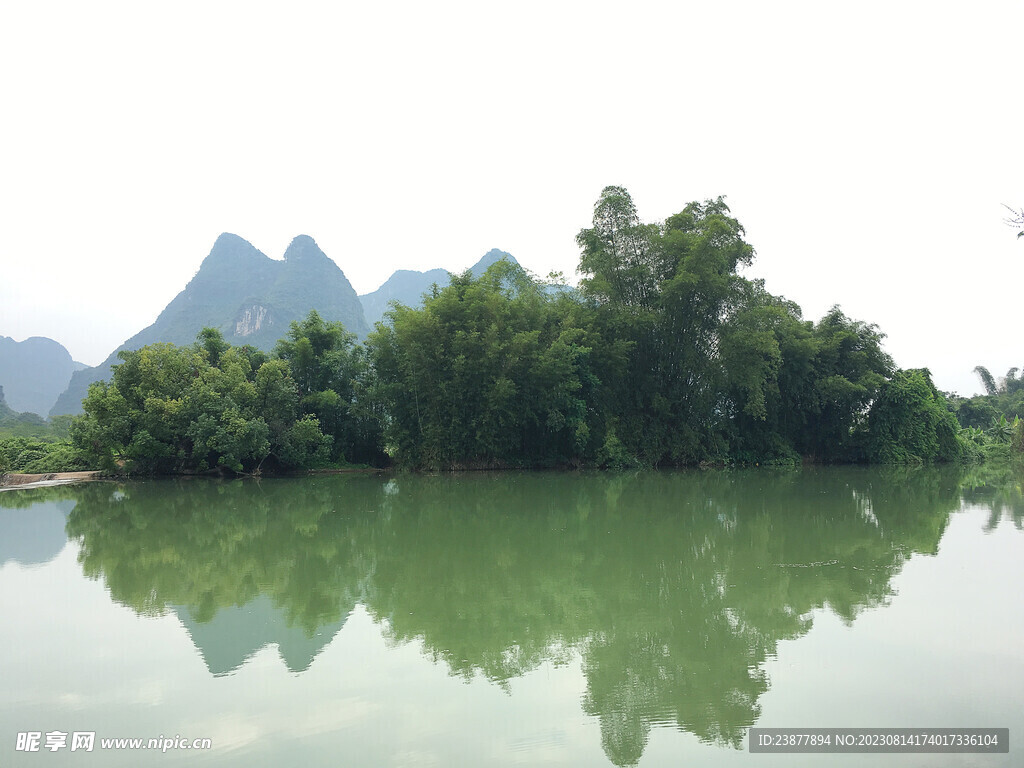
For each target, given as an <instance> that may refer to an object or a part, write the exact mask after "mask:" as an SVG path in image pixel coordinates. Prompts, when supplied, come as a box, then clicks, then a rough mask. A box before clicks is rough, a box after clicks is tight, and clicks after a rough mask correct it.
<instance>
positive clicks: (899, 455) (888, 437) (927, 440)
mask: <svg viewBox="0 0 1024 768" xmlns="http://www.w3.org/2000/svg"><path fill="white" fill-rule="evenodd" d="M958 433H959V425H958V424H957V422H956V418H955V417H954V416H953V414H952V412H951V411H950V410H949V408H948V407H947V405H946V402H945V398H944V397H943V396H942V395H941V394H940V393H939V391H938V390H937V389H936V388H935V385H934V384H933V383H932V380H931V374H930V373H929V371H928V369H926V368H922V369H915V370H901V371H896V373H895V374H893V376H892V378H891V379H890V380H889V381H887V382H886V383H885V384H884V385H883V386H882V388H881V391H880V393H879V396H878V399H877V400H876V401H875V403H874V404H873V405H872V408H871V414H870V416H869V420H868V455H869V457H870V458H871V459H872V460H873V461H878V462H882V463H887V464H893V463H897V464H899V463H908V462H909V463H914V462H934V461H954V460H956V459H959V458H960V457H961V455H962V453H963V448H962V446H961V444H960V440H959V438H958Z"/></svg>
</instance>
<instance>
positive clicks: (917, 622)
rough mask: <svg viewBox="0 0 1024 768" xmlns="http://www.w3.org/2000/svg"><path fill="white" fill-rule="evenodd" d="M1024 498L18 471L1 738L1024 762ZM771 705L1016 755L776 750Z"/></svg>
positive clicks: (795, 474)
mask: <svg viewBox="0 0 1024 768" xmlns="http://www.w3.org/2000/svg"><path fill="white" fill-rule="evenodd" d="M1022 523H1024V501H1022V494H1021V478H1020V477H1019V476H1018V475H1014V474H1013V473H1012V472H1004V473H998V472H996V473H993V472H991V471H988V470H984V471H980V470H973V471H971V472H965V471H963V470H958V469H955V468H948V469H917V470H892V469H866V468H825V469H806V470H800V471H789V472H775V471H770V470H763V471H744V472H692V473H689V472H688V473H639V474H627V475H615V474H555V473H551V474H546V473H531V474H518V473H504V474H494V475H490V474H465V475H454V476H452V475H449V476H437V477H432V476H407V475H396V476H387V477H365V476H356V477H353V476H344V477H341V476H333V477H317V478H303V479H279V480H264V481H261V482H256V481H233V482H217V481H205V480H187V481H184V480H181V481H172V480H162V481H149V482H134V483H126V484H113V483H93V484H88V485H81V486H73V487H62V488H51V489H39V490H35V491H33V490H21V491H15V492H5V493H2V494H0V562H2V563H3V565H2V566H0V616H2V619H0V648H2V649H3V651H4V653H3V656H2V658H0V679H2V680H3V681H4V684H3V686H2V689H0V745H2V746H0V764H3V765H8V764H10V765H16V766H20V765H44V764H45V765H66V764H74V765H85V764H91V765H103V766H108V765H110V766H116V765H146V766H148V765H171V764H184V763H186V762H187V763H189V764H196V763H198V764H211V765H212V764H216V765H229V766H232V765H238V766H243V765H244V766H263V765H266V766H271V765H273V766H278V765H303V764H306V765H346V766H419V765H424V766H425V765H437V766H461V765H465V766H471V765H472V766H477V765H513V764H515V765H536V764H551V765H558V766H592V765H609V764H612V765H620V766H624V765H637V764H639V765H642V766H670V765H671V766H678V765H688V766H690V765H741V764H743V765H749V764H751V763H752V762H756V763H757V764H758V765H765V766H781V765H794V764H795V765H821V764H823V762H826V761H827V763H828V764H836V765H851V766H852V765H865V764H871V765H894V766H895V765H898V766H924V765H949V766H960V765H986V766H1010V765H1019V764H1021V760H1022V756H1024V750H1022V749H1021V748H1020V746H1019V745H1015V744H1014V737H1016V738H1017V740H1018V742H1019V740H1020V739H1022V738H1024V693H1022V691H1024V654H1022V641H1024V613H1022V611H1021V608H1022V603H1024V601H1022V598H1021V585H1022V584H1024V557H1022V556H1021V555H1022V554H1024V536H1022V532H1021V527H1022ZM752 725H759V726H765V727H800V726H806V727H833V726H846V727H897V726H908V727H911V726H913V727H919V726H935V727H938V726H942V727H947V726H973V727H1009V728H1010V736H1011V752H1010V753H1009V754H1008V755H986V756H977V755H974V756H972V755H959V756H957V755H946V756H942V755H939V756H936V755H891V756H886V755H881V756H877V755H876V756H868V757H865V756H863V755H852V756H831V755H830V756H822V755H807V756H796V755H788V756H774V755H750V754H748V753H747V752H746V732H747V729H748V728H749V727H750V726H752ZM28 731H39V732H42V733H43V734H45V733H46V732H49V731H62V732H72V731H86V732H95V733H96V734H97V740H98V739H100V738H101V737H141V738H144V739H148V738H155V737H160V736H162V737H172V738H173V737H175V736H181V737H185V738H188V739H192V738H210V739H211V740H212V742H213V746H212V748H211V749H210V750H208V751H195V752H185V751H171V752H167V753H166V754H160V753H155V752H146V751H130V750H110V749H107V750H104V749H101V748H100V747H99V744H98V742H97V746H96V749H95V750H94V751H93V752H91V753H85V752H83V751H81V750H79V751H76V752H74V753H72V752H70V750H69V749H67V748H65V749H62V750H57V751H56V752H49V751H46V750H45V747H44V750H43V752H42V753H40V754H32V753H25V752H20V751H16V750H15V746H16V736H17V734H18V733H19V732H28ZM44 739H45V736H44Z"/></svg>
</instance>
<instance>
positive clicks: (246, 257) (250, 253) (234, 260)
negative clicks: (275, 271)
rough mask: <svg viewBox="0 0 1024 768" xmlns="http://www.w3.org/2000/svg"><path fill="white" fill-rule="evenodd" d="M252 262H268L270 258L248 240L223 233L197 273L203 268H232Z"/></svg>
mask: <svg viewBox="0 0 1024 768" xmlns="http://www.w3.org/2000/svg"><path fill="white" fill-rule="evenodd" d="M253 260H256V261H269V260H270V257H269V256H267V255H266V254H265V253H263V252H262V251H261V250H259V249H258V248H257V247H256V246H254V245H253V244H252V243H250V242H249V241H248V240H245V239H244V238H241V237H239V236H238V235H233V234H231V233H230V232H223V233H221V235H220V237H218V238H217V240H216V242H215V243H214V244H213V248H211V249H210V253H209V255H207V257H206V258H205V259H203V263H202V264H200V265H199V271H200V272H202V271H203V269H204V268H205V269H207V270H209V269H211V268H218V267H221V266H226V267H233V266H237V265H239V264H242V263H245V262H251V261H253Z"/></svg>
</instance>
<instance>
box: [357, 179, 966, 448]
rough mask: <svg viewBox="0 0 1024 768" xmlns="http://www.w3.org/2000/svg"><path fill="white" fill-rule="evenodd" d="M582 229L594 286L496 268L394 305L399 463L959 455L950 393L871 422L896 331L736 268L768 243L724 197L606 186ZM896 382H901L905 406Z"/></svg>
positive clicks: (380, 370)
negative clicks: (817, 306)
mask: <svg viewBox="0 0 1024 768" xmlns="http://www.w3.org/2000/svg"><path fill="white" fill-rule="evenodd" d="M578 242H579V245H580V248H581V251H582V254H581V260H580V271H581V272H582V273H583V275H584V278H583V281H582V284H581V290H580V292H579V294H578V295H573V294H564V293H563V294H551V293H547V292H545V291H543V290H540V286H539V285H538V284H537V283H536V282H535V281H532V280H530V279H528V278H527V276H525V275H524V274H522V272H521V271H519V270H517V269H513V268H511V267H510V266H505V267H496V268H494V269H493V270H492V271H489V272H488V273H487V274H486V275H485V276H484V277H483V278H481V279H479V280H474V279H472V278H471V276H469V275H463V276H462V277H461V278H458V279H457V280H455V281H453V282H452V284H451V285H449V286H448V287H446V288H444V289H437V290H434V291H433V292H432V293H431V294H430V295H428V296H427V297H426V298H425V301H424V305H423V308H422V309H420V310H412V309H409V308H406V307H401V306H396V307H395V308H393V309H392V311H391V313H390V316H389V317H390V320H391V324H390V325H383V326H378V330H377V331H376V332H375V333H374V334H371V337H370V339H369V341H368V350H369V356H370V359H371V361H372V362H373V364H374V367H375V371H376V374H377V377H378V385H377V393H378V395H379V396H380V397H381V399H382V400H383V402H384V406H385V407H384V410H385V411H386V413H387V414H388V420H387V429H386V434H387V436H388V440H389V449H390V453H391V454H392V456H393V457H394V458H395V459H396V460H397V461H398V462H399V463H400V464H402V465H405V466H410V467H421V468H454V467H466V466H522V465H527V466H538V465H541V466H544V465H566V464H570V465H579V464H583V465H598V466H622V465H639V466H679V465H690V464H698V463H702V462H713V463H728V462H737V461H738V462H749V463H760V462H776V463H778V462H783V463H791V462H794V461H798V460H800V458H801V457H809V458H811V459H812V460H816V461H822V462H834V461H864V460H868V459H869V458H871V459H874V460H882V461H936V460H949V459H954V458H959V457H960V456H961V454H962V451H961V450H960V444H961V439H960V438H959V436H958V435H957V430H956V429H955V428H952V430H951V431H950V429H949V425H950V420H949V419H946V420H944V421H943V420H942V419H938V420H936V419H935V418H933V417H934V416H935V414H934V413H933V411H934V410H935V408H938V409H939V411H944V405H943V403H942V396H941V395H939V394H938V393H935V394H934V397H932V398H931V399H927V402H926V400H917V401H914V402H911V403H906V404H904V406H903V410H902V411H900V413H899V414H898V415H897V414H896V413H890V414H889V415H887V416H883V415H881V414H880V415H879V416H878V417H876V418H875V421H874V423H875V424H876V426H875V428H874V431H873V432H872V430H871V427H870V422H871V419H870V418H869V414H870V413H871V409H872V406H873V405H874V404H875V403H876V402H879V396H880V394H881V393H883V391H885V388H886V386H887V384H888V382H890V380H893V381H897V380H898V381H902V378H900V377H898V376H897V377H896V378H894V370H893V364H892V360H891V359H890V358H889V356H888V355H887V354H886V353H885V352H884V350H883V349H882V339H883V335H882V334H881V333H880V332H879V331H878V329H877V327H875V326H874V325H869V324H867V323H863V322H860V321H856V320H852V319H850V318H848V317H846V316H845V315H844V314H843V313H842V311H841V310H840V309H839V308H838V307H834V308H833V309H832V310H830V311H829V312H828V313H827V314H826V315H825V317H824V318H822V319H821V321H819V322H818V323H812V322H809V321H805V320H803V319H802V317H801V312H800V308H799V307H798V306H797V305H796V304H794V303H793V302H790V301H786V300H785V299H782V298H780V297H777V296H772V295H771V294H769V293H768V292H767V291H766V290H765V289H764V285H763V284H762V283H761V282H760V281H751V280H748V279H746V278H743V277H742V276H741V275H739V274H738V269H739V268H740V267H742V266H744V265H747V264H750V263H751V260H752V259H753V256H754V251H753V248H752V247H751V246H750V245H749V244H748V243H747V242H746V241H745V240H744V231H743V227H742V226H741V225H740V224H739V222H738V221H737V220H736V219H735V218H733V217H732V216H731V215H730V212H729V208H728V207H727V206H726V204H725V202H724V200H722V199H721V198H719V199H717V200H710V201H705V202H704V203H691V204H690V205H688V206H687V207H686V208H685V209H684V210H683V211H682V212H680V213H679V214H676V215H675V216H672V217H670V218H669V219H668V220H667V221H665V222H664V223H661V224H644V223H642V222H641V221H640V219H639V216H638V215H637V212H636V209H635V207H634V205H633V203H632V200H631V199H630V197H629V194H628V193H627V192H626V191H625V190H624V189H622V188H620V187H608V188H606V189H605V190H604V192H603V193H602V195H601V199H600V200H598V202H597V205H596V206H595V210H594V225H593V227H592V228H589V229H585V230H583V231H582V232H581V233H580V234H579V237H578ZM922 375H923V376H924V377H925V378H927V374H926V373H924V374H922ZM928 386H931V385H930V380H929V385H928ZM931 389H932V390H934V387H931ZM897 397H898V394H897V393H896V391H895V390H893V391H892V392H891V393H890V395H889V399H888V400H887V401H886V402H887V403H889V408H890V410H892V407H893V404H894V403H895V400H894V398H897ZM919 408H920V409H924V410H923V411H921V412H920V413H919V412H918V411H917V410H916V409H919ZM907 418H910V419H911V420H913V419H914V418H919V419H921V420H923V421H922V423H926V424H927V426H926V427H924V428H923V432H925V433H927V437H922V435H918V434H917V433H915V434H914V435H910V434H909V433H907V434H905V433H904V432H902V431H901V430H900V429H899V428H893V424H894V423H895V422H894V420H897V419H907ZM886 419H888V421H886ZM929 419H930V420H929ZM883 423H885V424H887V425H888V427H887V428H883V427H882V426H881V425H882V424H883ZM936 430H938V432H940V433H941V435H940V436H936V435H935V434H934V433H935V432H936ZM950 434H951V437H950ZM922 439H925V440H926V441H931V442H935V441H938V443H940V444H941V449H936V450H931V449H930V448H929V447H928V446H925V445H922V444H919V443H920V441H921V440H922ZM908 441H909V442H908ZM905 443H906V444H905ZM929 445H930V443H929Z"/></svg>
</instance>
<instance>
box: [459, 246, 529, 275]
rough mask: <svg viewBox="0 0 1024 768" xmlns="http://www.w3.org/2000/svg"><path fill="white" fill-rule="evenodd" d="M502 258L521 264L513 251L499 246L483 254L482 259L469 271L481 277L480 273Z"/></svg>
mask: <svg viewBox="0 0 1024 768" xmlns="http://www.w3.org/2000/svg"><path fill="white" fill-rule="evenodd" d="M502 259H507V260H508V261H510V262H512V263H513V264H516V265H518V264H519V262H518V261H516V257H515V256H513V255H512V254H511V253H508V252H507V251H502V250H500V249H498V248H491V250H489V251H488V252H487V253H485V254H484V255H483V257H482V258H481V259H480V261H478V262H477V263H476V264H474V265H473V266H472V267H470V269H469V271H470V272H471V273H472V274H473V277H480V275H482V274H483V273H484V272H486V271H487V268H488V267H490V266H491V265H492V264H496V263H498V262H499V261H501V260H502Z"/></svg>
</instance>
